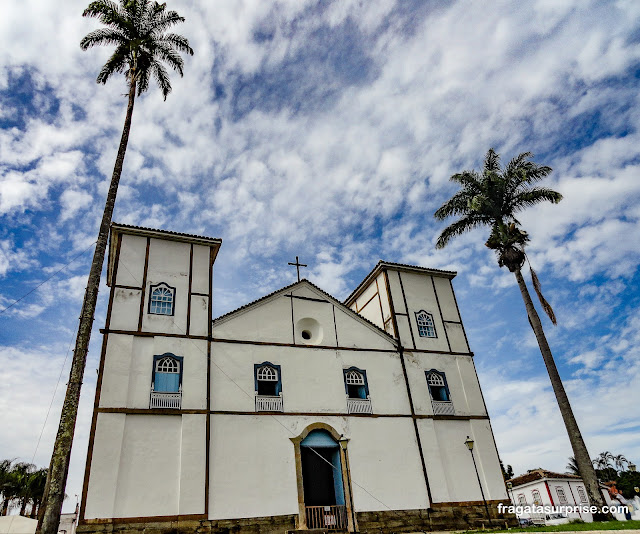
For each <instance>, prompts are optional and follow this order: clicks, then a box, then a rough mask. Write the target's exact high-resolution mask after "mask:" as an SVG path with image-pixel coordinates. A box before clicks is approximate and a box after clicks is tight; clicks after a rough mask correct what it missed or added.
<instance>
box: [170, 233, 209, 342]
mask: <svg viewBox="0 0 640 534" xmlns="http://www.w3.org/2000/svg"><path fill="white" fill-rule="evenodd" d="M192 281H193V243H191V245H190V246H189V288H188V291H187V330H186V332H187V335H189V329H190V327H191V283H192ZM175 300H176V293H175V291H174V292H173V309H174V310H175V305H176V302H175ZM209 322H211V319H209Z"/></svg>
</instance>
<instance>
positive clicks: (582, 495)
mask: <svg viewBox="0 0 640 534" xmlns="http://www.w3.org/2000/svg"><path fill="white" fill-rule="evenodd" d="M578 497H580V502H581V503H588V502H589V499H587V493H586V491H584V488H583V487H582V486H578Z"/></svg>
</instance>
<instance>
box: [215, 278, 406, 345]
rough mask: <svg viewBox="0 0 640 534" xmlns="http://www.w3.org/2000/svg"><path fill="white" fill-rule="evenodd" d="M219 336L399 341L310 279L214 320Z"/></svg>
mask: <svg viewBox="0 0 640 534" xmlns="http://www.w3.org/2000/svg"><path fill="white" fill-rule="evenodd" d="M213 337H214V339H228V340H235V341H252V342H262V343H282V344H287V345H296V346H298V345H300V346H311V347H313V346H321V347H336V346H340V347H350V348H363V349H385V350H394V349H395V346H394V342H393V339H392V338H391V337H390V336H388V334H386V333H385V332H383V331H381V330H380V329H379V328H378V327H376V326H375V325H373V324H371V323H369V322H368V321H367V320H366V319H364V318H362V317H360V316H358V315H357V314H356V313H355V312H353V311H352V310H350V309H348V308H346V307H345V306H344V305H343V304H342V303H340V302H339V301H338V300H336V299H334V298H333V297H332V296H331V295H329V294H327V293H324V292H323V291H322V290H320V289H319V288H317V287H315V286H314V285H313V284H311V283H310V282H308V281H306V280H302V281H300V282H297V283H296V284H293V285H291V286H287V287H285V288H283V289H281V290H279V291H277V292H275V293H273V294H271V295H268V296H266V297H264V298H262V299H260V300H257V301H255V302H253V303H251V304H248V305H246V306H244V307H242V308H239V309H238V310H235V311H233V312H230V313H229V314H227V315H223V316H222V317H219V318H218V319H216V320H214V321H213Z"/></svg>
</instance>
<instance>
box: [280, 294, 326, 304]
mask: <svg viewBox="0 0 640 534" xmlns="http://www.w3.org/2000/svg"><path fill="white" fill-rule="evenodd" d="M285 297H289V298H290V299H300V300H310V301H311V302H325V303H326V304H330V302H329V301H328V300H325V299H314V298H311V297H303V296H302V295H292V294H289V295H285Z"/></svg>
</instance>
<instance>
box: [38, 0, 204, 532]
mask: <svg viewBox="0 0 640 534" xmlns="http://www.w3.org/2000/svg"><path fill="white" fill-rule="evenodd" d="M82 16H83V17H95V18H97V19H98V20H99V21H100V22H102V23H103V24H104V25H105V27H104V28H100V29H98V30H94V31H92V32H90V33H89V34H87V35H86V36H85V37H84V38H83V39H82V41H81V42H80V48H82V50H87V49H88V48H91V47H93V46H100V45H115V51H114V52H113V54H112V55H111V57H110V58H109V59H108V60H107V62H106V63H105V64H104V66H103V67H102V70H101V71H100V73H99V74H98V78H97V82H98V83H102V84H104V83H106V82H107V80H108V79H109V78H111V76H113V75H114V74H124V76H125V79H126V82H127V86H128V98H129V101H128V105H127V113H126V116H125V121H124V128H123V130H122V136H121V138H120V145H119V147H118V154H117V156H116V162H115V166H114V168H113V174H112V176H111V184H110V186H109V192H108V193H107V200H106V203H105V207H104V213H103V215H102V222H101V223H100V230H99V233H98V240H97V242H96V248H95V251H94V254H93V261H92V263H91V270H90V273H89V280H88V283H87V289H86V292H85V296H84V302H83V304H82V312H81V314H80V325H79V326H78V335H77V337H76V346H75V350H74V355H73V363H72V365H71V372H70V376H69V382H68V385H67V393H66V396H65V400H64V404H63V407H62V414H61V416H60V425H59V427H58V434H57V436H56V441H55V444H54V448H53V454H52V455H51V465H50V466H49V476H48V479H47V491H46V497H45V499H44V503H43V504H44V513H43V514H41V517H40V521H39V523H38V531H41V532H42V533H44V534H56V533H57V532H58V525H59V523H60V512H61V509H62V502H63V500H64V488H65V486H66V481H67V472H68V469H69V459H70V456H71V446H72V443H73V435H74V432H75V423H76V418H77V414H78V402H79V400H80V388H81V384H82V377H83V375H84V368H85V364H86V359H87V351H88V349H89V340H90V338H91V328H92V325H93V315H94V312H95V309H96V302H97V299H98V286H99V284H100V274H101V272H102V265H103V263H104V255H105V251H106V248H107V240H108V237H109V226H110V224H111V217H112V214H113V207H114V205H115V201H116V194H117V191H118V183H119V182H120V175H121V174H122V166H123V163H124V156H125V152H126V150H127V144H128V141H129V132H130V130H131V117H132V114H133V105H134V102H135V98H136V95H137V96H140V95H141V94H142V93H144V92H145V91H146V90H147V89H148V88H149V80H150V79H151V78H153V79H154V80H155V81H156V83H157V84H158V86H159V87H160V90H161V91H162V96H163V97H164V98H165V100H166V98H167V95H168V94H169V92H170V91H171V83H170V81H169V75H168V73H167V70H166V68H165V66H164V65H163V63H166V64H167V65H169V67H171V68H172V69H173V70H174V71H176V72H178V73H179V74H180V76H182V67H183V60H182V57H181V56H180V54H179V52H185V53H187V54H190V55H193V50H192V49H191V47H190V46H189V41H188V40H187V39H186V38H185V37H182V36H181V35H177V34H175V33H166V32H167V30H168V29H169V28H171V27H173V26H175V25H176V24H178V23H180V22H184V18H183V17H181V16H180V15H178V13H176V12H175V11H168V10H167V9H166V4H159V3H158V2H150V1H149V0H120V3H119V5H118V4H117V3H116V2H113V1H111V0H96V1H95V2H91V3H90V4H89V6H88V7H87V9H85V10H84V12H83V13H82Z"/></svg>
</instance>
